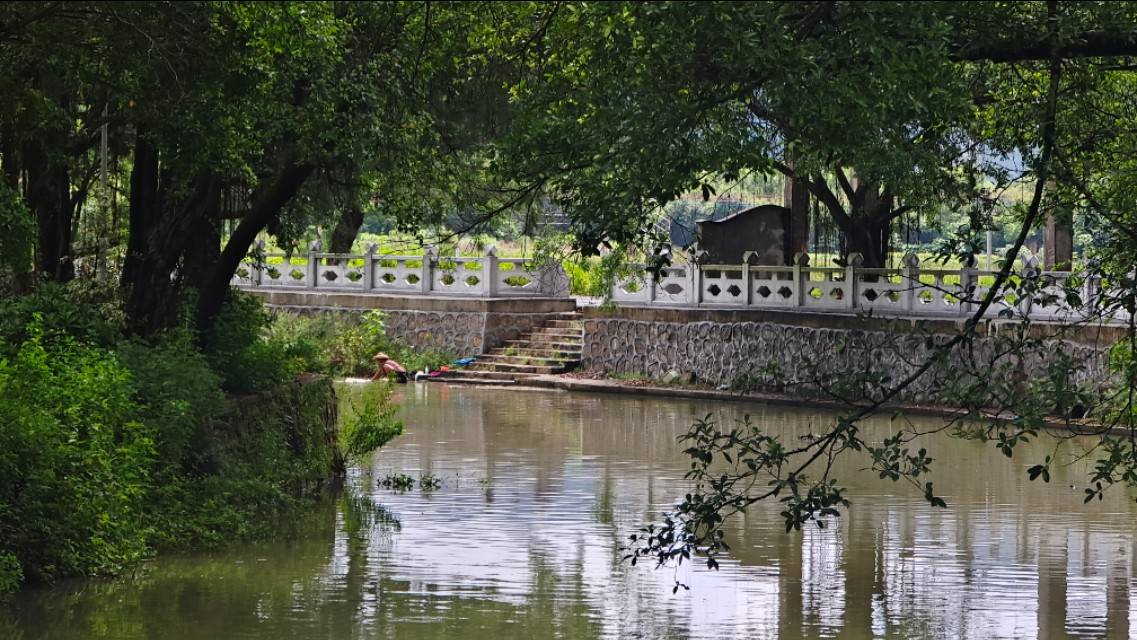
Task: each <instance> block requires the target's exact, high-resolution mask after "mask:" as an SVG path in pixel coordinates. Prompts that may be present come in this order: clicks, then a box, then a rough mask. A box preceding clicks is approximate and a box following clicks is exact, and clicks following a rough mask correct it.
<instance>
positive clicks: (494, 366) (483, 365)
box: [466, 361, 565, 373]
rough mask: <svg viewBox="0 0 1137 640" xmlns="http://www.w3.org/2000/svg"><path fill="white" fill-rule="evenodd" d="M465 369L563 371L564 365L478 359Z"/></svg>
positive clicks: (525, 371)
mask: <svg viewBox="0 0 1137 640" xmlns="http://www.w3.org/2000/svg"><path fill="white" fill-rule="evenodd" d="M466 371H502V372H508V373H563V372H564V371H565V367H564V366H557V367H550V366H542V365H533V364H504V363H496V362H484V361H478V362H476V363H475V364H472V365H470V366H469V367H468V368H467V369H466Z"/></svg>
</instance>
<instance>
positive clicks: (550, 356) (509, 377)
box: [431, 312, 584, 386]
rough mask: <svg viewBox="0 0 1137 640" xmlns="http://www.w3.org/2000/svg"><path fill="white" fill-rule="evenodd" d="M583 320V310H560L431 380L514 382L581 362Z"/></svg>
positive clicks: (569, 368)
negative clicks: (527, 329) (520, 334)
mask: <svg viewBox="0 0 1137 640" xmlns="http://www.w3.org/2000/svg"><path fill="white" fill-rule="evenodd" d="M583 348H584V322H583V320H582V319H581V317H580V314H578V313H575V312H572V313H558V314H556V315H554V316H552V317H551V318H550V319H549V320H546V321H545V322H544V323H543V324H541V325H540V326H538V327H536V328H535V329H533V330H532V331H529V332H528V333H526V334H523V335H522V336H521V337H520V338H518V339H516V340H507V341H506V343H505V345H504V346H501V347H496V348H493V349H490V350H489V351H488V352H486V353H483V354H481V355H479V356H478V357H477V360H475V361H474V363H473V364H471V365H470V366H468V367H465V368H463V369H457V370H454V371H449V372H446V373H445V374H443V375H441V376H438V377H436V378H431V380H434V381H438V382H449V383H458V384H484V385H496V386H501V385H515V384H517V383H519V382H523V381H524V380H526V379H528V378H532V377H535V376H540V375H549V374H557V373H564V372H566V371H572V370H573V369H575V368H577V367H579V366H580V361H581V352H582V350H583Z"/></svg>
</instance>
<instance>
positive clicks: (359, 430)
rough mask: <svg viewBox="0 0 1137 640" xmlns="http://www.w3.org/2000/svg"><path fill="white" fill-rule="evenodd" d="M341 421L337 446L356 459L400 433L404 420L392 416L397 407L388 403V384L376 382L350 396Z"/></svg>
mask: <svg viewBox="0 0 1137 640" xmlns="http://www.w3.org/2000/svg"><path fill="white" fill-rule="evenodd" d="M347 404H348V407H349V408H350V411H346V412H345V414H346V415H344V416H342V421H341V423H340V432H339V440H340V448H341V449H342V450H343V452H344V453H345V454H347V455H348V456H351V457H353V458H355V459H357V460H358V459H360V458H364V457H366V456H367V455H370V454H371V453H373V452H374V451H377V450H378V449H379V448H380V447H382V446H383V445H385V444H387V443H388V442H390V441H391V439H392V438H394V437H395V436H398V435H401V434H402V433H403V423H402V421H401V420H399V419H398V418H396V417H395V414H396V413H398V406H396V405H395V404H394V403H392V402H391V385H390V384H389V383H386V382H376V383H372V384H368V385H366V386H365V387H364V388H363V389H362V390H361V391H360V392H359V393H358V394H357V395H354V396H353V397H349V399H348V403H347Z"/></svg>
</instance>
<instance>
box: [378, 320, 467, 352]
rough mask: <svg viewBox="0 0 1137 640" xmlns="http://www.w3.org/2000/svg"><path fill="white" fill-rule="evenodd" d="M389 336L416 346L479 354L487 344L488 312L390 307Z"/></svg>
mask: <svg viewBox="0 0 1137 640" xmlns="http://www.w3.org/2000/svg"><path fill="white" fill-rule="evenodd" d="M386 313H387V322H386V325H385V326H386V329H387V335H389V336H391V337H392V338H395V339H396V340H399V341H401V342H405V343H407V344H409V345H411V346H413V347H415V348H416V349H440V350H443V351H449V352H451V353H455V354H459V355H469V354H477V353H481V352H482V348H483V347H484V346H485V324H486V313H485V312H478V311H397V310H387V311H386Z"/></svg>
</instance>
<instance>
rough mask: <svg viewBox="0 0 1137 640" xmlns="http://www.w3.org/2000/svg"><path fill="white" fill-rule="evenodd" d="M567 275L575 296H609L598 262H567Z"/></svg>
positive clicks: (565, 263)
mask: <svg viewBox="0 0 1137 640" xmlns="http://www.w3.org/2000/svg"><path fill="white" fill-rule="evenodd" d="M561 264H563V265H564V269H565V274H566V275H568V278H569V290H570V291H571V292H572V294H573V295H577V296H591V297H603V296H604V295H606V294H607V292H606V291H605V290H604V282H603V279H602V278H601V277H600V273H599V261H597V260H582V261H578V260H565V261H563V262H562V263H561Z"/></svg>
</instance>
